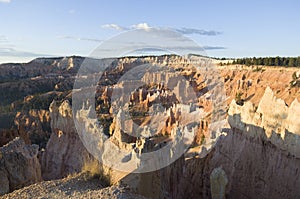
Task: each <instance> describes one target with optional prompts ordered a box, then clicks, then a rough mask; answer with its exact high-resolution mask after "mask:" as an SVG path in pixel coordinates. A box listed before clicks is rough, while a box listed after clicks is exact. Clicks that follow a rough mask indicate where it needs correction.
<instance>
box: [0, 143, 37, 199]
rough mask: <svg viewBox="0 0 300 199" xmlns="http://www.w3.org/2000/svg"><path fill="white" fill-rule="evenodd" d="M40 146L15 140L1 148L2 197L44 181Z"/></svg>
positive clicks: (0, 177) (0, 193) (0, 181)
mask: <svg viewBox="0 0 300 199" xmlns="http://www.w3.org/2000/svg"><path fill="white" fill-rule="evenodd" d="M37 155H38V146H37V145H26V144H25V142H24V141H23V140H22V139H20V138H15V139H14V140H13V141H11V142H9V143H8V144H7V145H4V146H3V147H0V184H1V186H0V195H2V194H5V193H8V192H10V191H13V190H15V189H19V188H22V187H24V186H28V185H30V184H33V183H36V182H39V181H41V180H42V177H41V169H40V163H39V160H38V158H37Z"/></svg>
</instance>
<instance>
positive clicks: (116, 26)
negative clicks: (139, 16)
mask: <svg viewBox="0 0 300 199" xmlns="http://www.w3.org/2000/svg"><path fill="white" fill-rule="evenodd" d="M102 28H107V29H114V30H128V29H129V28H126V27H122V26H119V25H117V24H113V23H112V24H105V25H103V26H102Z"/></svg>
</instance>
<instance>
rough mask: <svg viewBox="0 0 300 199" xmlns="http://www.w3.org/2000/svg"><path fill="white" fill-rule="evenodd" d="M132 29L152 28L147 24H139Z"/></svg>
mask: <svg viewBox="0 0 300 199" xmlns="http://www.w3.org/2000/svg"><path fill="white" fill-rule="evenodd" d="M131 28H132V29H140V30H146V31H147V30H149V29H150V28H151V27H150V26H149V25H148V24H147V23H139V24H135V25H132V26H131Z"/></svg>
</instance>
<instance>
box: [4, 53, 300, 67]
mask: <svg viewBox="0 0 300 199" xmlns="http://www.w3.org/2000/svg"><path fill="white" fill-rule="evenodd" d="M165 55H176V54H160V55H158V54H157V55H155V54H150V55H129V56H120V57H111V58H123V57H151V56H154V57H155V56H165ZM195 55H196V56H203V55H197V54H195ZM178 56H179V55H178ZM71 57H81V58H94V59H97V58H95V57H89V56H81V55H66V56H56V55H55V56H41V57H35V58H28V59H27V60H24V61H8V62H0V65H2V64H26V63H29V62H31V61H33V60H36V59H60V58H71ZM203 57H208V58H210V59H215V60H220V61H222V60H223V61H224V60H237V59H246V58H250V59H251V58H254V57H255V58H276V57H281V58H298V57H300V55H299V56H251V57H250V56H249V57H212V56H203Z"/></svg>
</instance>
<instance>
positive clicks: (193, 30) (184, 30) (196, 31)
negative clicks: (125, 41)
mask: <svg viewBox="0 0 300 199" xmlns="http://www.w3.org/2000/svg"><path fill="white" fill-rule="evenodd" d="M102 28H109V29H114V30H118V31H123V30H132V29H138V30H145V31H149V30H150V29H151V28H152V27H151V26H149V25H148V24H147V23H139V24H133V25H131V26H129V27H124V26H119V25H117V24H105V25H103V26H102ZM171 29H172V28H171ZM173 30H175V31H177V32H179V33H181V34H184V35H191V34H198V35H205V36H217V35H221V34H222V32H219V31H215V30H203V29H197V28H185V27H183V28H177V29H175V28H173Z"/></svg>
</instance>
